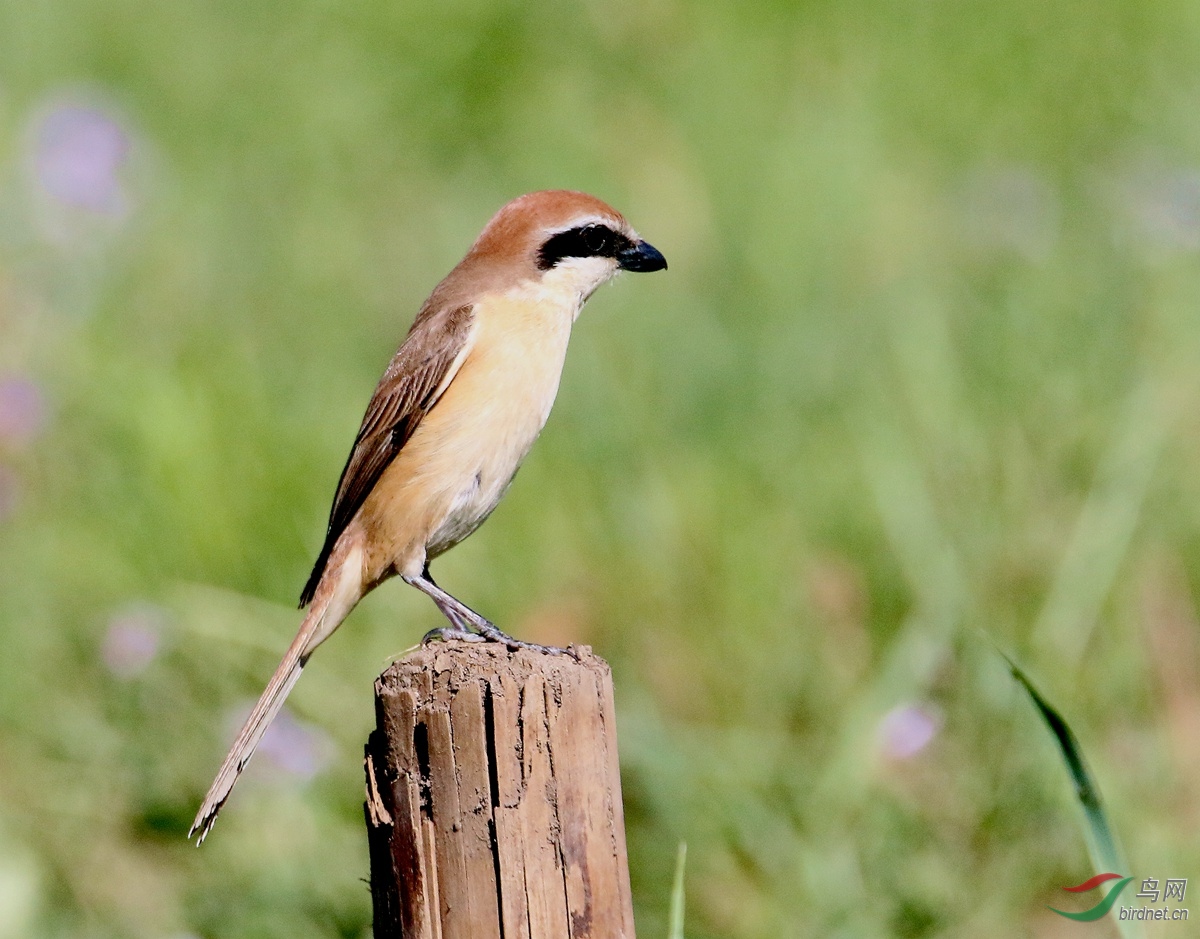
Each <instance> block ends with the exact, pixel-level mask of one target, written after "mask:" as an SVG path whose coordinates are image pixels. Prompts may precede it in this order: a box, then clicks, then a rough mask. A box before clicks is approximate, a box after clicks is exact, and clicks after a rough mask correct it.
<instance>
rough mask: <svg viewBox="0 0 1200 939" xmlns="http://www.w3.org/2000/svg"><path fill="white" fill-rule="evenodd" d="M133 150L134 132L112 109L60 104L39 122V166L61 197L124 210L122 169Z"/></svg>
mask: <svg viewBox="0 0 1200 939" xmlns="http://www.w3.org/2000/svg"><path fill="white" fill-rule="evenodd" d="M128 153H129V137H128V135H127V134H126V133H125V131H124V130H122V128H121V126H120V125H119V124H118V123H117V122H116V121H115V120H114V119H113V118H112V117H110V116H109V115H108V114H105V113H104V112H103V111H101V110H99V109H98V108H93V107H84V106H81V105H76V104H66V105H60V106H59V107H56V108H54V109H53V110H51V111H49V112H48V113H47V114H46V115H45V117H43V118H42V121H41V123H40V125H39V126H38V128H37V132H36V139H35V143H34V170H35V173H36V176H37V180H38V183H39V184H40V185H41V188H42V189H43V190H44V191H45V192H46V193H47V194H48V195H49V196H51V197H52V198H53V199H55V200H57V201H58V202H61V203H63V204H64V205H68V206H72V207H74V208H80V209H87V210H89V211H92V212H97V213H101V214H104V215H113V216H119V215H123V214H124V213H125V211H126V200H125V195H124V192H123V190H122V187H121V181H120V179H119V177H118V173H119V171H120V169H121V166H122V165H123V164H124V162H125V159H126V157H127V156H128Z"/></svg>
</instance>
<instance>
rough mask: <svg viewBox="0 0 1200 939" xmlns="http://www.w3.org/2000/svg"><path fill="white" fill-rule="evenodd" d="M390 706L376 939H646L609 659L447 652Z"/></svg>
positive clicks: (379, 777) (384, 706) (408, 669)
mask: <svg viewBox="0 0 1200 939" xmlns="http://www.w3.org/2000/svg"><path fill="white" fill-rule="evenodd" d="M375 705H376V714H377V727H376V730H375V732H374V733H372V734H371V739H370V741H369V742H368V744H367V752H366V770H367V802H366V815H367V831H368V841H369V844H370V854H371V894H372V899H373V903H374V916H375V939H395V937H404V939H551V937H553V939H587V937H594V939H634V931H633V902H632V895H631V893H630V888H629V862H628V858H627V855H626V851H625V822H624V812H623V810H622V807H621V781H620V776H619V773H618V766H617V736H616V724H615V714H614V709H613V688H612V674H611V672H610V671H609V668H608V664H607V663H606V662H604V661H603V660H602V659H599V658H597V657H596V656H594V655H592V653H591V649H589V648H587V647H584V648H582V649H581V650H580V660H579V661H576V660H575V659H574V658H571V657H570V656H566V655H543V654H539V653H533V652H527V651H519V652H509V651H508V650H507V649H506V648H504V647H503V646H500V645H498V644H495V643H490V642H489V643H482V642H480V643H473V642H439V643H432V644H430V645H428V646H424V647H422V648H421V649H419V650H417V651H416V652H414V653H413V654H412V655H410V656H408V657H407V658H405V659H404V660H402V661H400V662H397V663H395V664H394V665H392V666H391V667H390V668H388V669H387V670H386V671H385V672H384V673H383V674H382V675H381V676H380V677H379V679H378V680H377V681H376V683H375Z"/></svg>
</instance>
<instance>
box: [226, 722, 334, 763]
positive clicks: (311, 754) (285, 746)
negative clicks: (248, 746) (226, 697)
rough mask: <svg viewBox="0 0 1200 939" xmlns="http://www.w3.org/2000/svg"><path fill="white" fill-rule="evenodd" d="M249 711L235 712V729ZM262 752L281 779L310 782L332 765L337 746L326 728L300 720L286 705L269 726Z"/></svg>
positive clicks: (233, 723)
mask: <svg viewBox="0 0 1200 939" xmlns="http://www.w3.org/2000/svg"><path fill="white" fill-rule="evenodd" d="M249 713H250V709H249V708H248V707H246V708H240V709H238V710H237V711H236V712H235V713H234V714H232V715H231V717H232V719H231V720H230V721H229V724H230V727H231V730H232V731H236V730H237V729H238V728H240V727H241V726H242V723H243V722H244V721H245V719H246V717H247V715H248V714H249ZM258 752H259V753H260V754H262V758H263V760H265V761H266V763H267V765H268V766H270V767H272V768H273V769H274V770H276V773H275V775H276V777H277V779H278V778H280V777H282V778H290V779H294V780H299V781H301V782H307V781H308V780H310V779H312V778H313V777H314V776H316V775H317V774H318V773H320V772H321V771H322V770H324V769H325V768H326V767H327V766H328V765H329V762H330V760H331V759H332V757H333V752H334V745H333V741H332V740H330V738H329V736H328V735H327V734H326V733H325V732H324V731H322V730H320V729H318V728H316V727H313V726H311V725H309V724H306V723H304V722H302V721H299V720H297V719H296V718H295V717H293V716H292V714H291V712H290V711H288V710H287V708H284V709H283V710H282V711H280V712H279V716H278V717H276V718H275V720H274V722H273V723H272V724H271V726H270V727H268V728H267V732H266V733H265V734H264V735H263V738H262V742H261V743H260V744H259V745H258Z"/></svg>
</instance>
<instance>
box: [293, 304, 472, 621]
mask: <svg viewBox="0 0 1200 939" xmlns="http://www.w3.org/2000/svg"><path fill="white" fill-rule="evenodd" d="M473 323H474V317H473V315H472V308H471V307H470V306H461V307H455V308H453V309H447V310H440V311H428V310H425V311H422V313H421V315H419V316H418V317H417V320H416V322H415V323H413V326H412V329H411V330H409V333H408V337H407V338H406V339H405V340H404V344H403V345H401V346H400V349H399V351H398V352H397V353H396V355H395V356H394V357H393V358H392V361H391V363H390V364H389V365H388V367H387V370H386V371H385V372H384V373H383V377H382V378H381V379H380V380H379V384H378V386H376V388H375V394H374V395H373V396H372V397H371V403H370V404H368V405H367V413H366V414H365V415H363V421H362V426H361V427H360V428H359V431H358V436H357V437H355V438H354V447H353V448H352V449H351V451H350V458H349V459H348V460H347V461H346V466H345V468H344V469H343V470H342V476H341V479H340V480H338V487H337V494H336V495H335V496H334V497H333V507H332V509H330V512H329V528H328V531H327V532H326V534H325V543H324V545H323V546H322V547H321V553H320V554H319V555H318V556H317V562H316V564H315V565H313V570H312V574H310V575H309V578H308V583H307V584H305V587H304V592H303V593H301V595H300V606H302V607H303V606H306V605H307V604H308V603H309V602H310V601H311V600H312V598H313V594H314V593H315V592H316V589H317V584H318V583H320V581H321V576H322V575H323V574H324V573H325V566H326V564H327V563H328V562H329V555H330V553H331V552H332V551H333V546H334V545H335V544H337V540H338V538H340V537H341V536H342V532H344V531H345V530H346V526H347V525H349V524H350V521H351V520H352V519H353V518H354V516H355V514H356V513H357V512H358V510H359V509H360V508H362V504H363V502H365V501H366V499H367V496H368V495H370V493H371V490H372V489H373V488H375V484H376V483H377V482H378V481H379V477H380V476H382V475H383V471H384V470H385V469H387V468H388V465H389V464H390V463H391V462H392V460H394V459H395V458H396V455H397V454H398V453H399V452H400V451H401V450H402V449H403V448H404V445H405V444H406V443H407V442H408V440H409V438H411V437H412V435H413V433H414V432H415V431H416V429H417V426H418V425H419V424H420V423H421V420H422V418H424V417H425V415H426V414H428V413H429V412H430V411H431V410H432V409H433V407H434V406H435V405H436V404H437V402H438V400H439V399H440V398H441V396H442V393H443V392H444V391H445V390H446V388H447V386H448V385H449V384H450V382H451V381H453V379H454V375H455V374H456V373H457V371H458V368H459V366H460V365H462V360H463V359H464V358H465V356H466V352H467V351H468V349H469V346H470V338H471V327H472V325H473Z"/></svg>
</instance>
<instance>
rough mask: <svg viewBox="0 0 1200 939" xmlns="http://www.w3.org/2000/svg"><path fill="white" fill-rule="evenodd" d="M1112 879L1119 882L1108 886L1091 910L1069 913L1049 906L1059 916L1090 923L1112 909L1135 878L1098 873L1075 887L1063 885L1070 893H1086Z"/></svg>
mask: <svg viewBox="0 0 1200 939" xmlns="http://www.w3.org/2000/svg"><path fill="white" fill-rule="evenodd" d="M1110 880H1115V881H1117V883H1115V884H1113V885H1112V886H1111V887H1109V888H1108V893H1106V894H1105V895H1104V899H1103V900H1101V901H1100V902H1099V903H1097V904H1096V905H1095V906H1093V907H1092V908H1091V909H1090V910H1084V911H1083V912H1082V913H1068V912H1066V911H1065V910H1055V909H1054V907H1052V906H1051V907H1047V909H1049V910H1053V911H1054V912H1055V913H1057V914H1058V915H1059V916H1065V917H1066V918H1067V919H1073V920H1075V921H1076V922H1080V923H1090V922H1092V921H1093V920H1097V919H1099V918H1100V917H1101V916H1104V915H1105V914H1106V913H1107V912H1108V911H1109V910H1111V909H1112V907H1113V904H1114V903H1116V902H1117V897H1119V896H1120V895H1121V891H1122V890H1124V889H1125V887H1126V886H1127V885H1128V884H1129V881H1131V880H1133V878H1132V877H1122V876H1121V875H1120V874H1097V875H1096V876H1095V877H1092V878H1089V879H1088V880H1085V881H1084V882H1083V883H1081V884H1079V885H1078V886H1075V887H1063V890H1066V891H1067V892H1068V893H1084V892H1086V891H1088V890H1094V889H1095V888H1097V887H1099V886H1100V885H1101V884H1104V883H1108V881H1110Z"/></svg>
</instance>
